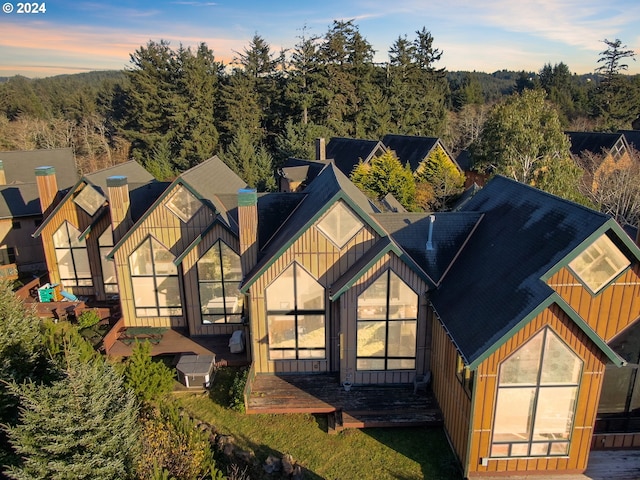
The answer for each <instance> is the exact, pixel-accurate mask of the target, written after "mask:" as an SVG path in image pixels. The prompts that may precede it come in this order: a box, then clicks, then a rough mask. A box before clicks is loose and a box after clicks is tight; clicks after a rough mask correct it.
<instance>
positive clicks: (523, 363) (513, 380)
mask: <svg viewBox="0 0 640 480" xmlns="http://www.w3.org/2000/svg"><path fill="white" fill-rule="evenodd" d="M543 337H544V331H541V332H539V333H538V334H536V335H535V336H534V337H533V338H532V339H531V340H529V341H528V342H527V343H525V344H524V345H523V346H522V347H520V348H519V349H518V350H516V351H515V352H514V353H513V354H512V355H511V357H509V358H508V359H507V360H505V361H504V362H503V363H502V366H501V367H500V385H522V384H525V385H532V384H536V383H537V382H538V371H539V368H540V352H541V349H542V340H543Z"/></svg>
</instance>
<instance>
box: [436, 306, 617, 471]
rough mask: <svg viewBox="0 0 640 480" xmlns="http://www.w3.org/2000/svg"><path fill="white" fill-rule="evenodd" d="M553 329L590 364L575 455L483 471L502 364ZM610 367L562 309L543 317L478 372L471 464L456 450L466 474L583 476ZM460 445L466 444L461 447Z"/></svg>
mask: <svg viewBox="0 0 640 480" xmlns="http://www.w3.org/2000/svg"><path fill="white" fill-rule="evenodd" d="M547 325H548V326H550V327H551V328H552V330H553V331H554V332H555V333H556V334H557V335H558V336H559V337H560V338H561V339H562V340H564V342H565V343H566V344H567V345H568V346H569V347H570V348H571V349H572V350H573V351H574V352H575V353H576V354H577V355H578V357H580V358H581V359H582V361H583V362H584V363H583V370H582V377H581V381H580V388H579V390H578V401H577V406H576V411H575V417H574V424H573V431H572V434H571V445H570V449H569V455H568V456H567V457H540V458H523V459H491V458H489V461H488V466H487V467H483V466H482V465H481V464H480V461H481V458H483V457H489V452H490V443H491V431H492V428H493V417H494V408H495V401H496V390H497V375H498V371H499V366H500V363H501V362H502V361H504V360H505V359H506V358H507V357H508V356H509V355H510V354H511V353H513V352H514V351H515V350H517V349H518V348H520V347H521V346H522V345H524V344H525V343H526V342H527V341H528V340H529V339H530V338H531V337H532V336H533V335H535V334H536V333H537V332H538V331H540V330H541V329H542V328H543V327H545V326H547ZM434 352H435V348H434ZM605 361H606V359H605V358H604V355H603V354H602V352H601V351H600V350H599V349H598V348H597V347H596V346H595V344H593V342H592V341H591V340H590V339H589V338H588V337H587V336H586V335H585V334H584V332H583V331H582V330H580V328H579V327H578V326H577V325H576V324H575V323H573V321H572V320H571V319H569V318H568V317H567V316H566V314H565V313H564V312H563V311H562V310H561V309H560V308H559V307H558V306H556V305H554V306H552V307H550V308H548V309H546V310H545V311H544V312H542V313H541V314H540V315H538V316H537V317H536V318H535V319H533V320H532V321H531V322H530V323H529V324H528V325H526V326H525V327H523V328H522V329H521V330H520V331H519V332H517V333H516V334H515V335H514V336H513V337H512V338H511V339H510V340H508V341H507V342H506V343H505V344H504V345H502V346H501V347H500V348H499V349H498V350H497V351H496V352H494V353H493V354H492V355H491V356H490V357H489V358H487V360H485V361H484V362H483V363H482V364H481V365H480V366H479V367H478V370H477V372H476V380H475V381H476V387H475V393H474V400H473V424H472V426H471V429H472V432H471V445H470V449H469V456H468V458H467V457H466V453H465V449H461V450H460V451H458V448H459V447H456V451H457V453H458V455H459V456H460V457H461V459H462V460H463V465H464V466H465V472H466V473H468V474H469V476H481V475H483V474H484V475H489V474H495V473H496V472H514V473H515V472H522V473H524V472H535V473H543V472H545V471H549V470H556V471H563V470H564V471H571V472H578V471H583V470H584V469H585V468H586V466H587V460H588V457H589V450H590V445H591V438H592V435H593V425H594V422H595V418H596V412H597V408H598V399H599V398H600V390H601V387H602V379H603V376H604V367H605ZM449 382H450V383H454V382H455V378H454V379H449ZM437 385H438V386H439V385H440V382H439V381H437ZM439 400H440V399H439ZM441 406H442V403H441ZM446 416H447V414H446V413H445V418H446ZM445 424H446V425H447V430H448V429H449V426H448V424H447V423H445ZM458 435H459V434H458V433H457V432H456V433H454V434H452V433H451V432H450V436H452V437H456V438H457V436H458ZM458 443H460V442H459V441H458ZM456 445H457V444H456Z"/></svg>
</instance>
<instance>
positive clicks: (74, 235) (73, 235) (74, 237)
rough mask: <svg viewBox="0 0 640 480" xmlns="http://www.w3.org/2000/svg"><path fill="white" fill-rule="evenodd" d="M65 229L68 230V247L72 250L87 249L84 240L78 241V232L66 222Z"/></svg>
mask: <svg viewBox="0 0 640 480" xmlns="http://www.w3.org/2000/svg"><path fill="white" fill-rule="evenodd" d="M67 229H68V230H69V245H70V246H71V247H73V248H87V243H86V241H85V240H78V237H79V236H80V230H78V229H77V228H76V227H74V226H73V225H71V224H70V223H68V222H67Z"/></svg>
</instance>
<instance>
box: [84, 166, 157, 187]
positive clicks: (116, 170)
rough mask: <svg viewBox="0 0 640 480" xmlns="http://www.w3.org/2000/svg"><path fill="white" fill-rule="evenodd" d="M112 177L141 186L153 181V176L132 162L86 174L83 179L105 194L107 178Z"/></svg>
mask: <svg viewBox="0 0 640 480" xmlns="http://www.w3.org/2000/svg"><path fill="white" fill-rule="evenodd" d="M114 176H122V177H127V183H129V184H143V183H148V182H152V181H153V180H154V179H153V175H151V174H150V173H149V172H148V171H147V169H146V168H144V167H143V166H142V165H140V164H139V163H138V162H136V161H134V160H130V161H128V162H124V163H119V164H118V165H114V166H113V167H108V168H104V169H102V170H98V171H96V172H93V173H87V174H86V175H85V176H84V178H86V179H87V180H89V181H90V182H91V183H92V184H94V185H95V186H97V187H100V188H101V189H102V191H103V192H106V191H107V178H109V177H114Z"/></svg>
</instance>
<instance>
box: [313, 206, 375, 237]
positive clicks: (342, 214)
mask: <svg viewBox="0 0 640 480" xmlns="http://www.w3.org/2000/svg"><path fill="white" fill-rule="evenodd" d="M363 226H364V224H363V223H362V222H361V221H360V219H359V218H358V217H357V216H356V215H355V214H354V213H353V212H352V211H351V209H350V208H349V207H347V206H346V205H345V204H344V203H343V202H338V203H336V204H335V205H334V206H333V207H332V208H331V210H330V211H329V213H327V214H326V215H325V217H324V218H323V219H322V220H321V221H320V223H318V229H319V230H320V231H321V232H322V233H324V234H325V235H326V236H327V238H329V240H331V241H332V242H333V243H335V244H336V245H337V246H338V247H340V248H342V247H343V246H344V245H345V244H346V243H347V242H348V241H349V240H351V238H353V236H354V235H355V234H356V233H358V232H359V231H360V229H361V228H362V227H363Z"/></svg>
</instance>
